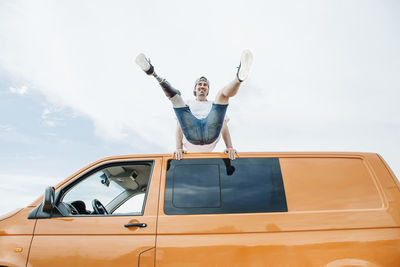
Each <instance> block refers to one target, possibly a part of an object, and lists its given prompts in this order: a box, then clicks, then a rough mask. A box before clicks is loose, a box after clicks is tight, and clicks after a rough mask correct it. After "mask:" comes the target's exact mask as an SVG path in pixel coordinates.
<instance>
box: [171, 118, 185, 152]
mask: <svg viewBox="0 0 400 267" xmlns="http://www.w3.org/2000/svg"><path fill="white" fill-rule="evenodd" d="M175 136H176V137H175V138H176V150H175V151H174V153H173V157H175V158H176V159H177V160H181V159H182V154H183V153H185V152H186V151H184V150H183V143H182V138H183V133H182V129H181V126H180V125H179V122H178V123H177V124H176V135H175Z"/></svg>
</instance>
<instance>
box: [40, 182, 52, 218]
mask: <svg viewBox="0 0 400 267" xmlns="http://www.w3.org/2000/svg"><path fill="white" fill-rule="evenodd" d="M54 196H55V190H54V187H52V186H49V187H47V188H46V190H45V191H44V198H43V205H42V211H43V212H46V213H51V211H52V210H53V208H54Z"/></svg>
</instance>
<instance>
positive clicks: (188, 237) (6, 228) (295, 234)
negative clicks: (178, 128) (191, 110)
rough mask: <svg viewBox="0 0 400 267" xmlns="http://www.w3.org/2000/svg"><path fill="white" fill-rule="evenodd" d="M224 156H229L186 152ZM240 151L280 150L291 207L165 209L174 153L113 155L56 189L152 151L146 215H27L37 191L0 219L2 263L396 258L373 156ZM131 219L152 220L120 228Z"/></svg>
mask: <svg viewBox="0 0 400 267" xmlns="http://www.w3.org/2000/svg"><path fill="white" fill-rule="evenodd" d="M221 157H226V155H224V154H221V153H207V154H185V158H221ZM241 157H244V158H246V157H248V158H254V157H278V158H279V163H280V166H281V171H282V177H283V183H284V188H285V193H286V201H287V206H288V212H274V213H235V214H197V215H166V214H165V213H164V194H165V179H166V170H167V162H168V160H169V159H172V158H171V155H167V154H160V155H135V156H119V157H110V158H106V159H103V160H100V161H97V162H95V163H93V164H91V165H89V166H88V167H86V168H84V169H82V170H80V171H78V172H77V173H75V174H74V175H72V176H71V177H69V178H67V179H66V180H65V181H64V182H62V183H60V184H59V185H57V186H56V190H59V189H61V188H63V187H64V186H65V185H67V184H68V183H70V182H72V181H74V180H75V179H77V178H79V177H80V176H81V175H82V174H84V173H86V172H88V171H89V170H91V169H93V168H95V167H97V166H100V165H102V164H105V163H109V162H119V161H130V160H149V159H150V160H153V161H154V167H153V172H152V176H151V183H150V187H149V191H148V195H147V199H146V206H145V211H144V214H143V215H142V216H97V217H96V216H93V217H58V218H49V219H27V214H28V213H29V211H30V210H31V209H33V208H34V207H36V206H37V205H39V204H40V203H41V201H42V200H41V198H40V199H38V200H37V201H35V202H34V203H32V205H30V206H29V207H27V208H25V209H23V210H21V211H19V212H18V213H16V214H14V215H13V216H11V217H8V218H5V219H3V220H2V221H0V266H24V265H25V263H27V266H110V265H111V264H110V263H112V266H328V267H332V266H400V188H399V183H398V181H397V179H396V177H395V176H394V174H393V173H392V172H391V171H390V169H389V167H388V166H387V165H386V163H385V162H384V161H383V160H382V159H381V158H380V156H379V155H377V154H373V153H311V152H308V153H241ZM0 219H2V218H0ZM133 222H141V223H147V225H148V226H147V227H146V228H125V227H123V225H124V224H126V223H133ZM17 248H22V251H20V252H17V251H16V249H17Z"/></svg>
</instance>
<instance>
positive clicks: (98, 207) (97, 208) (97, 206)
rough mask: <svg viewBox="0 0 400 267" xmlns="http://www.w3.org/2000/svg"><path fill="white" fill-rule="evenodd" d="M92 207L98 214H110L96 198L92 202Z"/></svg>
mask: <svg viewBox="0 0 400 267" xmlns="http://www.w3.org/2000/svg"><path fill="white" fill-rule="evenodd" d="M92 207H93V209H94V211H95V212H96V213H97V214H108V212H107V210H106V207H104V205H103V204H101V202H100V200H98V199H96V198H95V199H93V200H92Z"/></svg>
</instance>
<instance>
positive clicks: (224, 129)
mask: <svg viewBox="0 0 400 267" xmlns="http://www.w3.org/2000/svg"><path fill="white" fill-rule="evenodd" d="M221 135H222V138H223V139H224V142H225V146H226V149H225V151H224V152H225V153H227V154H228V156H229V158H230V159H232V160H234V159H235V158H236V157H239V153H238V152H237V151H236V149H234V148H233V146H232V140H231V134H230V133H229V129H228V124H227V123H226V121H224V124H223V125H222V130H221Z"/></svg>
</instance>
